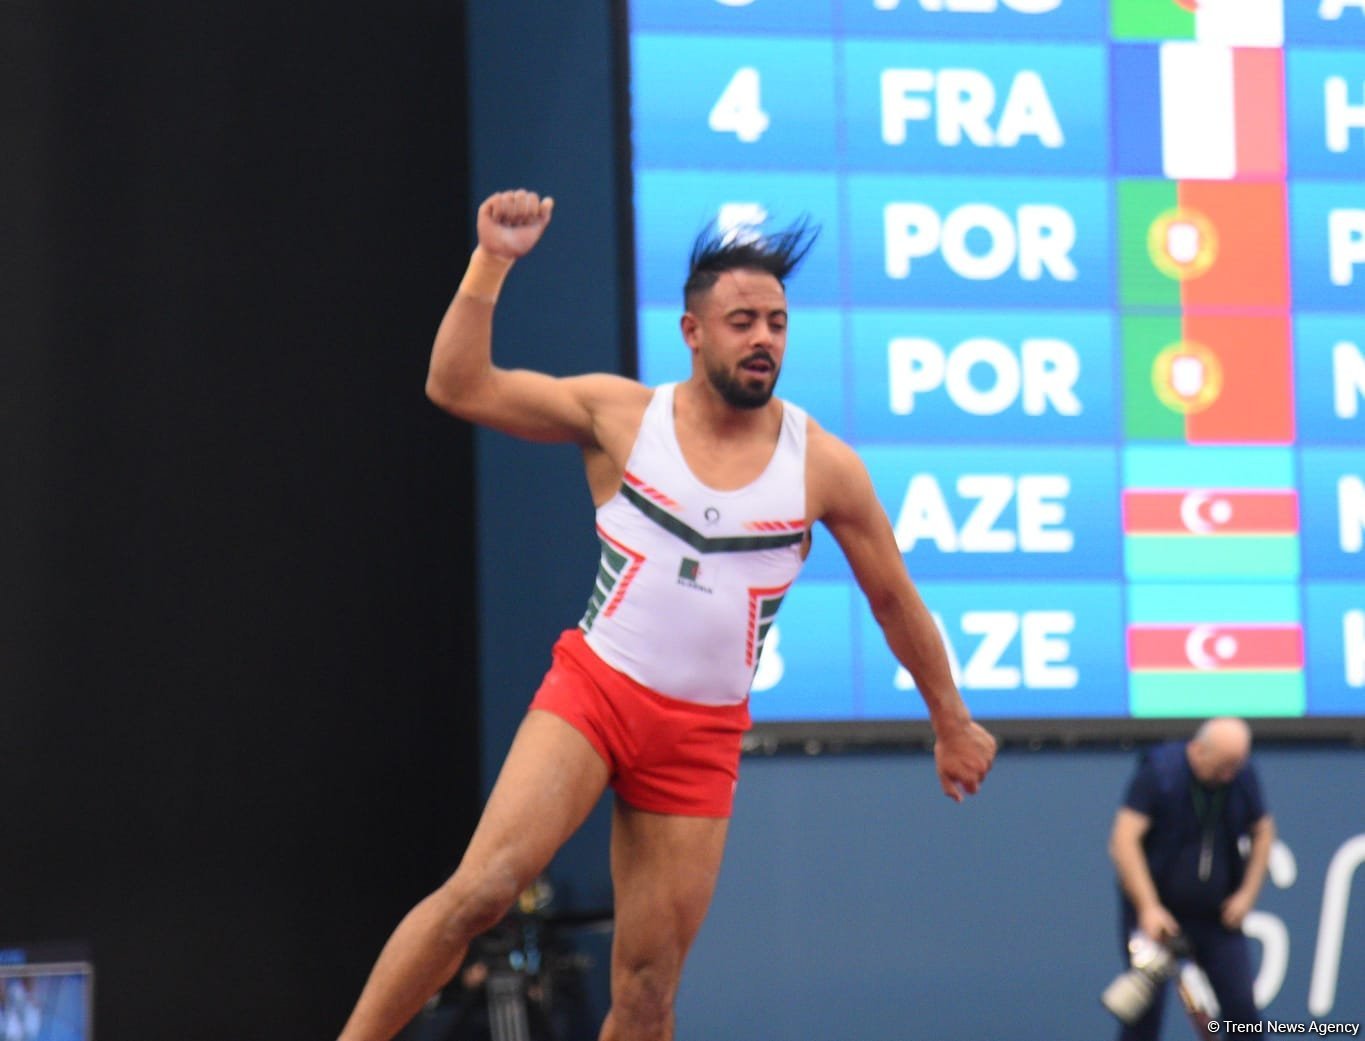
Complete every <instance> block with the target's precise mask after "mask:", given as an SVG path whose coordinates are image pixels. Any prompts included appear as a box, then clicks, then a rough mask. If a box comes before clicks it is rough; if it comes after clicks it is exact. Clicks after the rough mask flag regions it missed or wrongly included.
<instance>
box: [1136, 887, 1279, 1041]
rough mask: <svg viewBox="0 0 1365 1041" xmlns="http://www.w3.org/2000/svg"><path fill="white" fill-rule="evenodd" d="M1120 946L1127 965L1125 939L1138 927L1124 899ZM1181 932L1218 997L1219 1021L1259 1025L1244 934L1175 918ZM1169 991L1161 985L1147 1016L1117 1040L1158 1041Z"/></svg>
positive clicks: (1203, 921)
mask: <svg viewBox="0 0 1365 1041" xmlns="http://www.w3.org/2000/svg"><path fill="white" fill-rule="evenodd" d="M1120 907H1121V913H1120V915H1119V927H1120V928H1119V943H1120V944H1121V947H1122V950H1123V963H1124V964H1125V965H1127V964H1128V937H1129V936H1130V935H1131V934H1132V932H1133V930H1134V929H1136V928H1137V912H1136V911H1134V910H1133V906H1132V905H1131V904H1129V903H1128V902H1127V901H1126V900H1125V901H1121V902H1120ZM1176 920H1177V921H1179V922H1180V931H1181V933H1183V934H1184V936H1185V939H1187V940H1188V941H1189V942H1190V947H1191V949H1192V950H1193V952H1194V961H1195V962H1196V963H1197V964H1198V966H1199V967H1200V968H1201V969H1203V970H1204V975H1205V976H1207V977H1208V978H1209V984H1210V985H1211V986H1212V987H1213V993H1214V994H1215V996H1217V998H1218V1007H1219V1010H1220V1011H1219V1013H1218V1017H1217V1018H1218V1019H1226V1020H1230V1021H1232V1022H1234V1023H1258V1022H1260V1018H1261V1016H1260V1012H1259V1011H1258V1010H1257V1008H1256V1000H1255V998H1254V997H1253V996H1252V983H1253V982H1254V980H1255V976H1254V975H1253V974H1252V971H1251V945H1250V944H1249V943H1248V941H1247V938H1246V936H1245V934H1243V933H1242V931H1241V930H1240V929H1239V930H1235V931H1234V930H1232V929H1228V928H1226V927H1225V926H1224V925H1223V924H1222V923H1221V922H1219V921H1217V920H1216V919H1212V920H1211V919H1203V918H1194V919H1184V918H1180V917H1179V916H1177V919H1176ZM1169 989H1170V988H1169V987H1168V986H1164V985H1163V986H1162V988H1161V990H1160V991H1159V992H1158V993H1157V996H1156V999H1155V1000H1154V1001H1153V1002H1152V1007H1151V1008H1149V1009H1148V1010H1147V1013H1146V1015H1144V1016H1143V1017H1142V1018H1141V1019H1139V1020H1138V1021H1137V1022H1136V1023H1134V1024H1133V1025H1132V1026H1124V1027H1123V1028H1122V1029H1121V1030H1120V1031H1119V1041H1157V1038H1158V1036H1159V1035H1160V1034H1161V1019H1162V1013H1163V1012H1164V1011H1165V1006H1166V995H1167V991H1168V990H1169Z"/></svg>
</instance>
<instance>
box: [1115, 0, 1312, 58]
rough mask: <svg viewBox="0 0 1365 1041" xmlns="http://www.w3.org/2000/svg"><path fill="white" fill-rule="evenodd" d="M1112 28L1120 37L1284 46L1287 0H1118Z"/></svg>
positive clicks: (1116, 37)
mask: <svg viewBox="0 0 1365 1041" xmlns="http://www.w3.org/2000/svg"><path fill="white" fill-rule="evenodd" d="M1295 2H1298V3H1303V2H1305V0H1295ZM1110 29H1111V31H1112V33H1113V36H1114V39H1116V40H1198V41H1200V42H1201V43H1221V44H1226V45H1228V46H1230V47H1282V46H1284V0H1113V3H1112V6H1111V7H1110Z"/></svg>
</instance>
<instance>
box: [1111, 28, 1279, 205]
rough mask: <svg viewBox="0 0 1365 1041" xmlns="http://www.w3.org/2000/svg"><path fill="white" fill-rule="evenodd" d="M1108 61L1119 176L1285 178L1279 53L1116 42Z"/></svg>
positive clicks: (1191, 44)
mask: <svg viewBox="0 0 1365 1041" xmlns="http://www.w3.org/2000/svg"><path fill="white" fill-rule="evenodd" d="M1113 58H1114V60H1113V69H1112V71H1113V89H1114V112H1115V119H1116V127H1115V139H1114V141H1115V149H1116V153H1117V154H1116V156H1115V159H1116V166H1117V168H1118V170H1119V172H1120V173H1121V174H1127V175H1134V174H1140V175H1144V176H1159V177H1165V178H1168V179H1170V180H1173V181H1234V180H1236V181H1270V180H1283V179H1284V176H1285V169H1286V166H1285V117H1284V112H1285V85H1284V52H1283V51H1282V50H1279V49H1275V48H1266V47H1230V46H1225V45H1223V44H1214V43H1204V42H1199V41H1187V40H1177V41H1169V42H1166V43H1159V44H1126V45H1119V46H1117V47H1116V48H1115V50H1114V56H1113Z"/></svg>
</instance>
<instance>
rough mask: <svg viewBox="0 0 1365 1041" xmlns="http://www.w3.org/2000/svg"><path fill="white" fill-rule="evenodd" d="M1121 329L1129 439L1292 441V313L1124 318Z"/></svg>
mask: <svg viewBox="0 0 1365 1041" xmlns="http://www.w3.org/2000/svg"><path fill="white" fill-rule="evenodd" d="M1120 333H1121V338H1122V344H1123V429H1124V435H1125V436H1126V437H1127V438H1129V439H1130V440H1134V441H1175V442H1184V443H1186V444H1205V445H1213V444H1288V443H1289V442H1292V441H1293V440H1294V397H1293V385H1294V384H1293V372H1292V370H1293V362H1292V358H1291V353H1290V351H1291V348H1290V343H1291V340H1290V336H1291V334H1290V322H1289V318H1288V316H1287V315H1266V316H1261V317H1257V316H1251V315H1207V316H1200V315H1179V314H1174V315H1125V316H1124V318H1123V319H1122V323H1121V326H1120Z"/></svg>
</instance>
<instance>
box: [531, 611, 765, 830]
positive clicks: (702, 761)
mask: <svg viewBox="0 0 1365 1041" xmlns="http://www.w3.org/2000/svg"><path fill="white" fill-rule="evenodd" d="M531 708H533V709H542V710H544V711H546V712H552V713H554V714H555V715H556V716H558V717H559V718H560V719H562V720H564V721H565V722H566V723H568V724H569V725H570V726H572V727H573V728H574V729H575V730H577V731H578V732H579V733H580V734H582V735H583V736H584V737H586V738H587V739H588V741H589V742H590V743H591V744H592V746H593V748H595V749H597V754H598V755H600V756H601V757H602V759H603V760H604V761H605V762H606V764H607V766H608V767H610V768H611V786H612V788H613V789H615V791H616V794H617V795H618V796H620V797H621V799H623V800H624V801H625V802H627V803H629V804H630V805H631V806H634V807H636V808H637V809H641V810H646V811H649V812H651V813H672V814H678V815H681V816H687V817H729V816H730V809H731V806H732V805H733V804H734V798H735V785H736V784H737V783H738V781H739V751H740V739H741V738H742V737H743V735H744V733H745V731H747V730H748V729H749V725H750V724H749V703H748V702H747V701H744V702H741V703H740V704H738V705H698V704H695V703H693V702H691V701H680V700H678V699H677V698H669V697H665V696H664V695H662V694H659V693H657V692H655V691H653V690H650V689H649V688H648V687H646V686H644V685H643V684H641V683H637V682H636V681H635V680H633V679H631V678H630V677H629V676H627V675H625V673H622V672H618V671H617V670H616V669H613V668H612V667H611V666H610V665H608V664H607V663H606V662H604V661H603V660H602V659H601V658H599V657H598V656H597V655H596V653H594V651H593V650H592V648H591V647H589V646H588V642H587V640H585V639H584V638H583V633H582V632H580V631H579V630H578V629H570V630H568V631H567V632H565V633H564V634H563V635H562V636H560V638H559V639H558V640H557V641H556V642H555V645H554V663H553V664H552V665H551V666H550V671H549V672H547V673H546V674H545V679H544V680H543V681H542V682H541V685H540V689H539V690H538V691H536V696H535V698H534V699H532V701H531Z"/></svg>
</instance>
